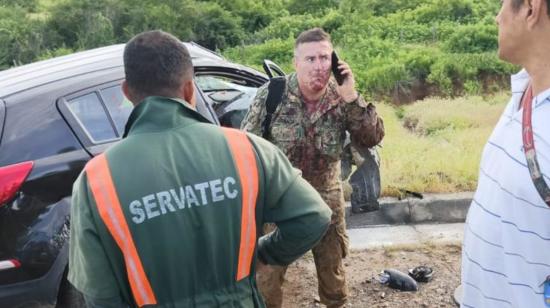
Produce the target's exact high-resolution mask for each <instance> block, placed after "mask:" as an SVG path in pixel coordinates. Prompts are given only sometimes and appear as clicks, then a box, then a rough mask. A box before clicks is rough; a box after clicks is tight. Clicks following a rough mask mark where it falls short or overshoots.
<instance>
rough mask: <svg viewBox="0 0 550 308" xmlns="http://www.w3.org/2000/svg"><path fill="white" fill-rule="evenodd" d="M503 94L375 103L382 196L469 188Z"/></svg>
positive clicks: (474, 181)
mask: <svg viewBox="0 0 550 308" xmlns="http://www.w3.org/2000/svg"><path fill="white" fill-rule="evenodd" d="M507 101H508V97H507V94H504V93H501V94H498V95H496V96H492V97H488V98H483V97H479V96H467V97H461V98H457V99H441V98H432V99H427V100H425V101H420V102H417V103H415V104H413V105H408V106H405V107H394V106H392V105H388V104H379V105H378V106H377V108H378V112H379V113H380V115H381V116H382V117H383V118H384V124H385V127H386V137H385V140H384V142H383V147H382V148H381V149H380V150H379V152H380V154H381V176H382V194H383V195H393V196H395V195H398V194H399V192H398V189H400V188H405V189H408V190H413V191H419V192H434V193H435V192H456V191H470V190H474V189H475V188H476V185H477V176H478V168H479V160H480V156H481V152H482V150H483V146H484V145H485V143H486V141H487V139H488V137H489V135H490V133H491V132H492V130H493V127H494V126H495V124H496V122H497V120H498V118H499V117H500V114H501V113H502V110H503V109H504V107H505V105H506V102H507Z"/></svg>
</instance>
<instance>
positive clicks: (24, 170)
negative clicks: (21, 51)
mask: <svg viewBox="0 0 550 308" xmlns="http://www.w3.org/2000/svg"><path fill="white" fill-rule="evenodd" d="M184 44H185V45H186V46H187V48H188V49H189V52H190V54H191V57H192V60H193V64H194V66H195V75H196V76H195V81H196V87H197V88H196V89H197V93H198V95H197V110H198V111H199V112H200V113H201V114H202V115H204V116H205V117H206V118H208V119H210V120H211V121H212V123H216V124H220V123H221V124H222V125H227V126H238V125H239V124H240V120H242V117H243V116H244V114H245V113H246V111H247V109H248V106H249V104H250V101H251V98H252V97H253V96H254V95H255V93H256V90H257V88H258V87H259V86H260V85H262V84H264V83H265V82H266V81H267V80H268V77H267V76H266V75H264V74H262V73H260V72H258V71H255V70H253V69H250V68H248V67H244V66H241V65H238V64H234V63H231V62H228V61H226V60H225V59H224V58H222V57H220V56H219V55H217V54H215V53H213V52H211V51H209V50H207V49H204V48H202V47H201V46H199V45H197V44H194V43H184ZM123 49H124V45H114V46H109V47H105V48H99V49H94V50H89V51H85V52H81V53H76V54H73V55H69V56H64V57H59V58H55V59H51V60H46V61H42V62H37V63H33V64H29V65H25V66H21V67H17V68H13V69H10V70H6V71H3V72H0V307H18V306H23V307H27V306H32V305H40V306H41V307H43V306H44V305H51V306H53V305H55V303H56V300H57V299H58V295H60V294H61V295H62V296H63V297H65V296H66V294H65V292H66V291H67V290H65V289H67V288H70V285H68V284H67V283H66V281H65V276H66V269H67V254H68V249H67V248H68V247H67V246H68V245H67V244H68V236H69V228H70V220H69V209H70V197H71V190H72V183H73V182H74V180H75V179H76V177H77V176H78V174H79V173H80V171H81V170H82V169H83V167H84V165H85V164H86V162H87V161H88V160H90V158H91V157H93V156H95V155H97V154H99V153H101V152H103V151H104V150H105V149H106V148H108V147H109V146H111V145H112V144H114V143H115V142H117V141H118V140H119V139H120V138H121V135H122V133H123V130H124V125H125V123H126V120H127V117H128V115H129V113H130V111H131V109H132V105H131V104H130V103H129V102H128V101H126V99H125V98H124V96H123V94H122V91H121V83H122V81H123V78H124V69H123V63H122V52H123ZM60 286H61V287H60ZM63 300H66V299H63ZM65 305H68V306H70V305H71V304H67V303H65Z"/></svg>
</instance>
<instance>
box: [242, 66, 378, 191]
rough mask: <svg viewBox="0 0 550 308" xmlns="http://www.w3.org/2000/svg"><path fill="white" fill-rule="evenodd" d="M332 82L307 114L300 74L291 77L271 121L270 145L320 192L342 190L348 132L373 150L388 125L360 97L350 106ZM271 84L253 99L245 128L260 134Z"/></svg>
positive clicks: (265, 86)
mask: <svg viewBox="0 0 550 308" xmlns="http://www.w3.org/2000/svg"><path fill="white" fill-rule="evenodd" d="M336 87H337V85H336V82H335V81H334V79H332V78H331V80H330V81H329V86H328V89H327V92H326V93H325V95H324V96H323V97H322V98H321V100H320V102H319V103H318V104H317V108H316V109H315V110H314V111H313V112H311V113H308V111H307V110H306V107H305V104H304V103H303V102H302V97H301V94H300V90H299V88H298V79H297V77H296V74H295V73H293V74H290V75H287V76H286V89H285V93H284V94H283V100H282V102H281V103H280V104H279V105H278V106H277V109H276V110H275V112H274V114H273V119H272V121H271V135H270V136H269V138H268V139H269V141H271V142H272V143H273V144H275V145H276V146H278V147H279V148H280V149H281V150H283V152H284V153H285V154H286V155H287V156H288V158H289V160H290V161H291V162H292V164H293V165H294V167H296V168H298V169H300V170H302V173H303V177H304V178H305V179H306V180H307V181H308V182H309V183H311V185H313V187H315V188H316V189H317V190H318V191H319V192H320V193H323V192H328V191H330V190H333V189H338V188H340V187H341V183H340V157H341V155H342V152H343V148H344V141H345V138H346V131H348V132H349V133H350V135H351V141H352V143H353V144H355V145H358V146H360V147H372V146H374V145H376V144H378V143H379V142H380V141H381V140H382V138H383V137H384V124H383V121H382V119H381V118H380V117H378V115H377V113H376V109H375V107H374V105H372V104H368V105H367V103H366V102H365V100H364V99H363V98H362V97H361V96H359V98H358V99H357V100H356V101H354V102H351V103H347V104H346V103H345V102H344V101H342V99H341V98H340V95H339V94H338V92H337V89H336ZM267 94H268V84H266V85H264V86H262V87H261V88H260V89H259V90H258V92H257V94H256V97H255V98H254V101H253V102H252V105H251V106H250V110H249V111H248V114H247V115H246V117H245V118H244V120H243V123H242V126H241V128H242V129H244V130H246V131H249V132H252V133H253V134H256V135H259V136H261V134H262V133H261V132H262V122H263V120H264V118H265V114H266V109H265V101H266V99H267Z"/></svg>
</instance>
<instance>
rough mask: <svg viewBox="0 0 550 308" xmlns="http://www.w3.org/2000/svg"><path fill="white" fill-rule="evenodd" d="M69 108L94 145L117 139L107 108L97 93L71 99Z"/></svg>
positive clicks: (68, 103) (68, 104)
mask: <svg viewBox="0 0 550 308" xmlns="http://www.w3.org/2000/svg"><path fill="white" fill-rule="evenodd" d="M67 106H68V107H69V109H70V110H71V112H72V113H73V114H74V115H75V117H76V119H77V120H78V121H79V122H80V124H81V126H82V127H83V128H84V130H85V131H86V133H87V134H88V135H89V136H90V138H91V139H92V141H93V142H94V143H99V142H102V141H107V140H112V139H116V138H117V135H116V133H115V131H114V129H113V126H112V125H111V122H110V120H109V117H108V116H107V113H106V112H105V108H104V107H103V104H101V101H100V99H99V97H98V96H97V94H96V93H95V92H93V93H90V94H86V95H83V96H79V97H77V98H74V99H71V100H69V101H68V102H67Z"/></svg>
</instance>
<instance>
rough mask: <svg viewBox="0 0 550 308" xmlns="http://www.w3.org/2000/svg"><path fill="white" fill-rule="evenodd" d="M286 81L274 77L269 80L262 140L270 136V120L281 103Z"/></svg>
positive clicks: (283, 78) (282, 77)
mask: <svg viewBox="0 0 550 308" xmlns="http://www.w3.org/2000/svg"><path fill="white" fill-rule="evenodd" d="M285 86H286V79H285V77H284V76H280V77H274V78H271V79H270V80H269V86H268V88H267V91H268V92H267V99H266V101H265V109H266V115H265V118H264V121H263V122H262V138H264V139H268V138H269V137H270V135H271V120H272V117H273V113H274V112H275V110H276V109H277V106H279V104H280V103H281V102H282V101H283V94H284V91H285Z"/></svg>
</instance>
